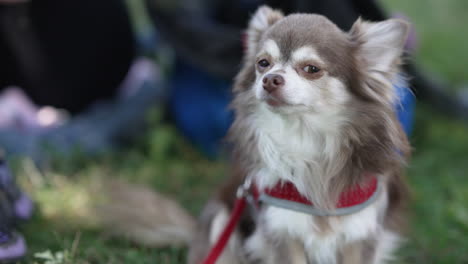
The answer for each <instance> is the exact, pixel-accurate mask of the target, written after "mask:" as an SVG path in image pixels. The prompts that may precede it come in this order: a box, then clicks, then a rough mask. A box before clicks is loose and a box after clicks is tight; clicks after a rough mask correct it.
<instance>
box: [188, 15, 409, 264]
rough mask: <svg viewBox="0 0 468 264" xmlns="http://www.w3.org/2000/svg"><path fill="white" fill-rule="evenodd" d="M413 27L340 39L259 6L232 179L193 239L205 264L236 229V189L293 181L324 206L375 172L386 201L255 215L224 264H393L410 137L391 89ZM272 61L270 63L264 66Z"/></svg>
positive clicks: (193, 249) (389, 24)
mask: <svg viewBox="0 0 468 264" xmlns="http://www.w3.org/2000/svg"><path fill="white" fill-rule="evenodd" d="M407 28H408V26H407V25H406V23H404V22H402V21H400V20H386V21H383V22H379V23H371V22H366V21H362V20H358V21H356V23H355V24H354V26H353V27H352V29H351V30H350V31H349V32H343V31H341V30H340V29H339V28H337V27H336V26H335V25H334V24H333V23H332V22H330V21H329V20H328V19H327V18H325V17H323V16H320V15H313V14H292V15H289V16H283V14H282V13H280V12H279V11H275V10H272V9H271V8H269V7H261V8H259V9H258V11H257V12H256V13H255V14H254V16H253V17H252V19H251V21H250V24H249V28H248V30H247V52H246V55H245V58H244V65H243V68H242V70H241V71H240V73H239V74H238V76H237V77H236V80H235V85H234V89H233V92H234V100H233V102H232V107H233V108H234V111H235V121H234V123H233V125H232V127H231V129H230V131H229V141H230V142H231V143H232V146H233V148H234V150H233V155H232V159H233V161H232V171H233V173H232V176H231V177H230V179H229V180H228V182H227V183H226V184H225V185H224V186H223V187H222V188H221V189H220V191H219V192H218V195H217V196H215V197H214V198H213V199H212V200H211V201H210V202H209V203H208V204H207V206H206V207H205V210H204V211H203V213H202V215H201V217H200V219H199V221H198V225H197V227H196V228H194V229H193V230H196V231H194V234H193V236H192V237H191V238H192V239H191V240H190V251H189V260H188V263H190V264H199V263H200V262H201V260H202V259H203V257H204V256H205V255H206V254H207V252H208V250H209V248H210V246H211V245H213V244H214V243H215V241H216V239H217V237H218V236H219V235H220V233H221V232H222V229H223V227H224V225H225V224H226V222H227V221H228V217H229V212H230V210H231V209H232V206H233V202H234V200H235V193H236V189H237V187H238V186H239V185H240V184H241V183H242V182H243V181H244V179H245V178H246V177H252V178H253V179H254V180H255V181H256V183H257V185H258V187H259V188H260V189H262V188H265V187H270V186H273V185H275V184H276V183H278V182H279V181H283V180H284V181H291V182H292V183H293V184H294V185H295V186H296V187H297V188H298V190H299V192H300V193H301V194H302V195H304V196H306V197H307V198H309V199H310V200H311V201H312V202H313V203H314V204H315V205H316V206H317V207H319V208H323V209H327V210H331V209H333V208H334V205H335V204H336V200H337V198H338V196H339V194H340V193H341V192H342V191H343V190H344V189H346V188H349V187H350V186H353V185H356V184H359V183H362V182H363V181H365V180H366V176H365V175H367V174H366V173H368V172H370V173H374V174H375V175H377V177H378V178H379V179H380V181H381V183H382V184H383V189H382V190H383V191H382V192H380V193H379V197H378V198H377V200H376V201H375V202H374V203H372V204H371V205H370V206H368V207H366V208H364V209H363V210H361V211H359V212H356V213H354V214H351V215H346V216H333V217H318V216H312V215H308V214H304V213H300V212H296V211H292V210H287V209H281V208H277V207H274V206H268V205H265V204H264V205H262V207H261V208H260V210H259V212H258V214H257V215H251V214H249V213H248V212H247V213H245V214H244V215H243V217H242V221H241V223H240V224H239V226H238V228H237V230H236V231H235V233H234V235H233V237H232V238H231V239H230V241H229V244H228V246H227V248H226V249H225V250H224V252H223V254H222V256H221V258H220V260H219V261H218V262H217V263H220V264H221V263H222V264H225V263H247V264H250V263H268V264H269V263H273V264H274V263H278V264H280V263H281V264H283V263H293V264H296V263H297V264H298V263H304V264H305V263H315V264H334V263H369V264H371V263H372V264H379V263H386V261H388V260H390V259H391V258H392V254H393V251H394V249H395V248H396V247H397V246H398V244H399V242H400V234H399V230H400V229H401V225H402V224H401V221H399V220H400V218H401V211H402V207H403V206H402V205H403V204H404V202H405V197H404V194H405V185H404V183H403V180H402V169H403V167H404V165H405V161H406V159H407V157H408V155H409V154H408V153H409V146H408V143H407V139H406V137H405V135H404V133H403V132H402V130H401V128H400V125H399V123H398V121H397V120H396V117H395V113H394V111H393V107H394V105H395V104H396V103H398V102H396V96H395V93H394V90H393V88H392V82H394V81H395V77H396V76H395V75H396V74H397V73H398V65H399V63H400V56H401V54H402V49H403V43H404V41H405V38H406V34H407ZM265 61H266V62H267V63H265Z"/></svg>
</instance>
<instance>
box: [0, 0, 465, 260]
mask: <svg viewBox="0 0 468 264" xmlns="http://www.w3.org/2000/svg"><path fill="white" fill-rule="evenodd" d="M263 2H264V1H255V0H250V1H249V0H242V1H215V0H210V1H202V0H198V1H183V0H179V1H170V0H159V1H156V0H154V1H153V0H148V1H144V0H126V1H116V0H108V1H107V0H106V1H104V0H100V1H92V0H89V1H84V0H82V1H79V2H75V1H63V0H62V1H54V0H42V1H37V0H31V1H23V0H19V1H15V0H0V150H1V151H0V152H1V153H2V154H1V155H0V156H1V157H0V160H5V161H7V162H8V163H5V164H4V163H0V166H4V167H5V166H9V167H10V168H11V173H10V174H11V175H12V176H13V177H15V178H16V183H14V181H12V182H11V183H8V184H9V185H8V184H3V183H1V184H0V194H2V195H0V200H1V199H5V198H4V197H8V195H6V196H5V195H3V193H6V194H8V193H9V192H8V190H6V189H7V188H10V189H11V188H13V189H15V188H17V187H16V185H18V186H20V188H21V190H22V191H16V192H17V193H22V194H27V195H28V196H29V197H30V198H31V199H32V201H34V207H35V210H34V213H33V214H32V217H29V216H28V217H24V218H30V219H29V220H28V221H25V220H24V219H23V220H17V218H18V217H16V218H15V217H10V216H9V217H10V218H12V219H13V220H11V221H3V222H5V223H3V222H2V221H0V258H1V256H2V255H1V254H2V251H1V250H2V248H1V247H2V246H1V245H2V243H3V242H2V241H3V240H2V239H4V238H3V237H2V234H3V233H2V232H5V234H6V233H8V232H13V231H12V230H15V231H14V232H15V233H17V234H22V237H24V239H25V241H26V242H25V243H26V244H27V247H28V250H27V253H26V255H25V258H23V259H22V260H21V261H20V263H50V264H59V263H184V259H185V254H186V251H185V249H184V248H163V249H154V248H146V247H141V246H139V245H136V244H134V243H133V242H131V241H127V240H125V239H121V238H114V237H112V236H111V235H110V234H109V233H107V232H106V230H104V229H103V228H102V226H100V224H99V221H97V219H96V218H95V211H94V208H95V206H96V205H97V204H99V203H100V202H101V201H102V200H104V199H105V197H102V188H103V186H105V185H106V183H108V181H109V179H111V178H112V179H123V180H125V181H129V182H132V183H140V184H145V185H147V186H151V187H153V188H154V189H155V190H158V191H161V192H162V193H164V194H166V195H168V196H170V197H172V198H174V199H176V200H178V201H179V202H181V203H182V204H183V205H184V206H185V207H186V208H187V209H189V211H190V212H191V213H192V214H194V215H197V214H198V212H199V211H200V209H201V207H202V206H203V204H204V202H205V201H206V200H207V199H208V198H209V197H210V195H211V194H212V193H213V188H215V186H217V185H218V184H219V183H220V182H221V181H222V180H223V179H224V177H225V175H226V170H227V168H226V156H227V154H226V151H225V148H224V145H223V143H222V140H221V139H222V137H223V135H224V133H225V131H226V129H227V128H228V127H229V124H230V120H231V118H232V114H231V113H230V112H229V111H228V110H227V109H226V105H227V103H228V102H229V100H230V93H229V88H230V85H231V80H232V78H233V76H234V74H235V73H236V71H237V70H238V69H239V65H240V58H241V56H242V46H241V39H242V29H244V28H245V26H246V24H247V21H248V18H249V16H250V15H251V14H252V13H253V11H254V10H255V8H256V6H258V5H259V4H260V3H263ZM289 2H290V3H289ZM296 2H297V3H296ZM310 2H311V1H299V0H298V1H288V3H285V2H282V1H269V3H270V4H271V5H272V6H273V7H282V8H283V9H285V10H290V11H293V10H301V11H304V12H306V11H308V10H314V12H321V13H323V14H326V15H327V16H329V17H330V18H331V19H332V20H334V21H335V22H336V23H337V24H338V25H339V26H340V27H342V28H343V29H346V30H347V29H349V27H350V25H351V23H352V22H353V21H354V20H355V19H356V17H357V16H358V15H362V16H363V17H364V18H367V19H372V20H381V19H384V18H386V17H399V18H403V19H407V20H408V21H410V23H412V25H413V27H414V30H413V32H412V33H411V34H410V37H409V39H408V41H407V45H406V48H407V62H408V65H407V66H405V71H406V73H407V75H408V80H409V83H408V84H407V85H406V86H407V87H396V89H398V91H399V93H400V95H401V99H402V105H401V106H396V110H397V111H398V114H399V117H400V120H401V121H402V123H403V125H404V127H405V130H406V131H407V133H408V134H409V136H410V139H411V143H412V146H413V150H414V152H413V153H414V154H413V158H412V161H411V163H410V164H409V168H408V173H407V174H408V181H409V183H410V186H411V188H412V191H413V193H412V194H413V200H412V202H411V205H410V214H411V221H410V224H409V228H408V241H407V243H406V244H405V245H404V246H403V247H402V249H401V250H400V252H399V255H398V256H399V258H398V259H397V261H396V263H468V239H466V237H468V181H467V177H468V125H467V124H468V123H467V122H468V77H467V76H468V70H467V69H468V53H467V52H466V51H465V49H466V47H468V34H466V25H467V24H468V17H467V14H468V1H464V0H446V1H440V0H412V1H405V0H380V1H372V0H368V1H367V0H366V1H355V0H350V1H345V0H341V1H340V0H333V1H332V0H330V1H322V2H324V3H326V4H320V1H317V2H316V3H314V5H313V7H310V6H311V3H310ZM292 3H296V5H293V4H292ZM181 6H182V7H183V8H181ZM350 10H352V12H351V11H350ZM213 21H215V22H216V23H213ZM408 87H409V88H411V89H412V90H413V93H410V92H407V91H409V90H408V89H406V88H408ZM413 94H414V96H413ZM5 168H6V167H5ZM0 169H1V168H0ZM1 175H2V173H1V172H0V182H2V177H4V176H1ZM2 184H3V185H2ZM11 186H14V187H11ZM2 188H3V189H2ZM15 190H16V189H15ZM13 196H14V197H20V196H21V195H19V194H18V195H16V196H15V195H13ZM13 196H12V197H13ZM21 197H22V196H21ZM18 199H19V198H12V202H13V203H14V202H16V201H17V200H18ZM0 205H2V202H1V201H0ZM2 206H3V205H2ZM2 206H0V210H4V211H5V210H8V208H10V207H12V206H8V205H5V206H3V207H2ZM13 207H14V206H13ZM13 207H12V208H13ZM5 208H6V209H5ZM11 210H13V209H11ZM13 211H14V210H13ZM31 211H32V210H31ZM12 214H13V215H14V214H15V213H14V212H13V213H12ZM6 215H10V214H4V215H2V214H1V212H0V218H1V217H4V218H5V217H6ZM5 219H6V218H5ZM1 225H3V226H1ZM0 262H1V259H0Z"/></svg>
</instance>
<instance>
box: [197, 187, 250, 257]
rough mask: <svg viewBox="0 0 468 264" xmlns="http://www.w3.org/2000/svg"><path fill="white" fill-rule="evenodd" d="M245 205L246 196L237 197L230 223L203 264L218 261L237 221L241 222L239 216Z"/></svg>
mask: <svg viewBox="0 0 468 264" xmlns="http://www.w3.org/2000/svg"><path fill="white" fill-rule="evenodd" d="M245 205H246V200H245V197H244V196H242V197H239V198H237V200H236V203H235V205H234V209H233V210H232V213H231V217H230V218H229V222H228V224H227V225H226V227H225V228H224V230H223V233H221V236H220V237H219V238H218V241H217V242H216V244H215V245H214V247H212V248H211V250H210V254H209V255H208V256H207V257H206V258H205V260H204V261H203V262H202V263H203V264H215V263H216V260H217V259H218V258H219V256H220V255H221V253H222V252H223V250H224V248H225V247H226V244H227V242H228V241H229V238H230V237H231V234H232V232H233V231H234V228H236V225H237V222H239V218H240V216H241V215H242V212H243V211H244V209H245Z"/></svg>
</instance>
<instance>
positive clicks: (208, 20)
mask: <svg viewBox="0 0 468 264" xmlns="http://www.w3.org/2000/svg"><path fill="white" fill-rule="evenodd" d="M147 3H148V6H149V10H150V12H151V17H152V19H153V21H154V22H155V25H156V27H157V29H158V30H159V31H160V32H161V33H162V34H163V36H164V37H165V38H166V39H167V40H169V42H170V44H171V45H172V46H173V47H174V48H175V50H176V53H177V55H178V56H180V58H181V59H182V61H185V62H188V63H190V64H192V65H193V66H196V67H199V68H201V69H203V70H204V71H206V72H208V73H211V74H213V75H215V76H217V77H221V78H224V79H227V80H231V79H232V78H233V77H234V75H235V74H236V73H237V72H238V71H239V69H240V62H241V58H242V46H241V45H242V41H241V34H242V32H243V31H244V30H245V28H246V27H247V23H248V21H249V19H250V16H251V15H252V14H253V13H254V12H255V10H256V9H257V8H258V6H260V5H264V4H266V5H269V6H271V7H273V8H277V9H280V10H282V11H283V12H284V13H285V14H289V13H293V12H302V13H318V14H322V15H324V16H326V17H328V18H329V19H330V20H332V21H333V22H335V23H336V24H337V25H338V26H339V27H340V28H342V29H343V30H348V29H350V28H351V26H352V24H353V23H354V22H355V21H356V19H357V18H358V17H359V16H362V17H364V18H365V19H369V20H383V19H385V15H384V14H383V12H382V11H381V10H380V8H379V6H377V5H376V3H375V2H374V1H372V0H326V1H310V0H290V1H282V0H266V1H259V0H223V1H214V0H198V1H197V0H176V1H172V2H171V4H167V1H157V0H147Z"/></svg>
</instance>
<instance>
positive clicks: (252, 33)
mask: <svg viewBox="0 0 468 264" xmlns="http://www.w3.org/2000/svg"><path fill="white" fill-rule="evenodd" d="M283 17H284V15H283V13H281V11H279V10H273V9H272V8H271V7H269V6H261V7H259V8H258V9H257V11H255V14H254V15H253V16H252V18H251V19H250V22H249V27H248V28H247V40H246V43H245V45H246V46H247V47H246V51H247V56H248V57H250V58H251V57H253V56H255V54H256V52H257V49H258V43H259V42H260V39H261V38H262V35H263V33H265V31H267V29H268V28H270V27H271V26H272V25H273V24H275V23H276V22H278V20H280V19H282V18H283Z"/></svg>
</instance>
